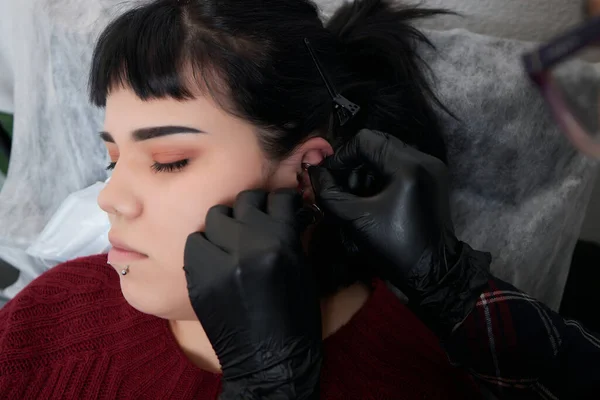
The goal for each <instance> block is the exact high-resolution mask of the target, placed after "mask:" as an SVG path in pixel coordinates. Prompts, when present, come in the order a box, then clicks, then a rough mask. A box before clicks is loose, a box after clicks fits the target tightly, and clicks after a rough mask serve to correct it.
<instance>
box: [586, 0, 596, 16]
mask: <svg viewBox="0 0 600 400" xmlns="http://www.w3.org/2000/svg"><path fill="white" fill-rule="evenodd" d="M584 14H585V16H586V17H593V16H596V15H600V0H584Z"/></svg>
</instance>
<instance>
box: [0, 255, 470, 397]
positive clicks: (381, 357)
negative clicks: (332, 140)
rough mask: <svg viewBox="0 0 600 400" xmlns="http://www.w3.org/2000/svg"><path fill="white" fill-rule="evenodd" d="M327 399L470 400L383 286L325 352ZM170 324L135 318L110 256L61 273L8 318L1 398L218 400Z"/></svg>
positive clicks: (465, 386)
mask: <svg viewBox="0 0 600 400" xmlns="http://www.w3.org/2000/svg"><path fill="white" fill-rule="evenodd" d="M324 343H325V344H324V346H325V357H324V364H323V370H322V374H321V375H322V380H321V394H322V395H321V398H323V399H343V400H349V399H357V400H358V399H360V400H368V399H390V400H391V399H394V400H395V399H469V398H474V397H476V392H474V388H473V385H472V383H471V381H470V380H469V379H468V378H466V376H465V375H464V374H463V373H462V372H460V371H458V370H456V369H454V368H453V367H452V366H450V365H449V363H448V361H447V358H446V355H445V354H444V352H443V351H442V350H441V348H440V347H439V345H438V341H437V340H436V338H435V337H434V336H433V335H432V334H431V333H430V332H429V331H428V330H427V329H426V328H425V327H424V326H423V325H422V324H421V323H420V322H419V321H418V320H417V319H416V318H415V317H414V316H413V315H412V314H411V313H410V312H409V311H408V309H407V308H406V307H405V306H403V305H402V304H401V303H400V302H399V301H398V300H397V299H396V297H395V296H394V295H393V294H392V293H391V292H390V291H389V290H388V289H387V287H386V286H385V284H383V283H382V282H379V281H378V282H375V283H374V291H373V294H372V295H371V297H370V299H369V300H368V301H367V303H366V304H365V305H364V306H363V308H362V309H361V310H360V311H359V312H358V313H357V314H356V315H355V316H354V317H353V318H352V320H351V321H350V322H349V323H348V324H346V325H345V326H344V327H342V328H341V329H340V330H339V331H338V332H337V333H335V334H334V335H332V336H331V337H329V338H328V339H326V340H325V342H324ZM220 379H221V378H220V375H217V374H212V373H208V372H206V371H203V370H201V369H199V368H197V367H196V366H194V365H193V364H192V363H191V362H190V361H189V360H188V359H187V358H186V357H185V355H184V354H183V352H182V350H181V349H180V348H179V346H178V345H177V343H176V341H175V338H174V337H173V335H172V333H171V332H170V330H169V325H168V323H167V321H166V320H163V319H160V318H157V317H154V316H151V315H146V314H143V313H141V312H139V311H137V310H135V309H133V308H132V307H131V306H130V305H129V304H128V303H127V302H126V301H125V299H124V298H123V295H122V293H121V289H120V286H119V276H118V275H117V273H116V272H115V271H114V269H113V268H111V267H109V266H108V265H107V264H106V257H105V256H93V257H87V258H82V259H78V260H74V261H71V262H68V263H65V264H62V265H59V266H57V267H55V268H53V269H51V270H50V271H48V272H46V273H45V274H44V275H42V276H41V277H39V278H38V279H37V280H35V281H34V282H32V283H31V284H30V285H29V286H28V287H27V288H25V289H24V290H23V291H22V292H21V293H20V294H19V295H18V296H17V297H16V298H14V299H13V300H12V301H11V302H9V303H8V304H7V305H6V306H5V307H4V308H3V309H2V310H0V398H2V399H3V400H12V399H15V400H16V399H18V400H23V399H26V400H29V399H31V400H33V399H44V400H49V399H67V400H70V399H85V400H92V399H111V400H112V399H177V400H185V399H190V400H192V399H193V400H202V399H216V398H217V397H218V394H219V390H220V386H221V383H220Z"/></svg>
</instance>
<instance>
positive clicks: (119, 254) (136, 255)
mask: <svg viewBox="0 0 600 400" xmlns="http://www.w3.org/2000/svg"><path fill="white" fill-rule="evenodd" d="M108 241H109V242H110V244H111V245H112V249H110V251H109V252H108V262H109V263H111V264H115V265H119V264H126V263H130V262H133V261H139V260H143V259H145V258H148V256H147V255H146V254H144V253H141V252H139V251H137V250H135V249H134V248H132V247H130V246H128V245H127V244H125V243H123V242H121V241H120V240H118V239H116V238H114V237H111V236H110V235H109V238H108Z"/></svg>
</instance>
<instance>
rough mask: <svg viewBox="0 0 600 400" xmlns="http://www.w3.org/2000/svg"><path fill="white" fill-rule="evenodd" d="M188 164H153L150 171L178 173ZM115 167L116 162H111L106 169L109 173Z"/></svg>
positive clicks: (187, 161)
mask: <svg viewBox="0 0 600 400" xmlns="http://www.w3.org/2000/svg"><path fill="white" fill-rule="evenodd" d="M189 162H190V160H189V159H184V160H180V161H175V162H172V163H168V164H161V163H157V162H155V163H154V164H153V165H152V170H153V171H154V172H178V171H181V170H182V169H184V168H185V167H186V166H187V165H188V163H189ZM116 165H117V163H116V162H112V163H110V164H108V167H106V169H107V170H109V171H111V170H113V169H115V166H116Z"/></svg>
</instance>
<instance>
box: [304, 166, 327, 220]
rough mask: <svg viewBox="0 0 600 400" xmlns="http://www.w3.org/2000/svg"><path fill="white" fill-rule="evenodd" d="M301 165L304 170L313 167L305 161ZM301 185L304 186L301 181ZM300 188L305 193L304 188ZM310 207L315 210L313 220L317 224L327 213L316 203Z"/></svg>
mask: <svg viewBox="0 0 600 400" xmlns="http://www.w3.org/2000/svg"><path fill="white" fill-rule="evenodd" d="M301 167H302V171H308V169H309V168H310V167H312V164H309V163H306V162H305V163H302V164H301ZM299 186H302V183H300V184H299ZM299 190H300V194H304V188H302V187H300V188H299ZM308 207H309V208H310V209H312V211H313V222H312V223H313V224H315V223H317V222H319V221H320V220H322V219H323V216H324V215H325V214H324V213H323V210H321V209H320V208H319V206H317V204H316V203H312V204H311V205H309V206H308Z"/></svg>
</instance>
